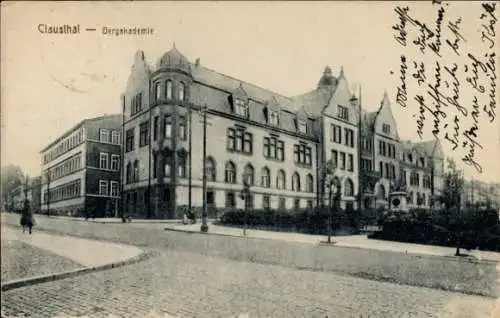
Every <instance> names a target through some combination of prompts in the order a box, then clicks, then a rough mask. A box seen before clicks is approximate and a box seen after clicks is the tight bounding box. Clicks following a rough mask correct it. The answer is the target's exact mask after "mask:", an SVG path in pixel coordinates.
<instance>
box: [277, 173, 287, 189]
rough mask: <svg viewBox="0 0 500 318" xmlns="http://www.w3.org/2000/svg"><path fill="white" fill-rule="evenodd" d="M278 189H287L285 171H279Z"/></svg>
mask: <svg viewBox="0 0 500 318" xmlns="http://www.w3.org/2000/svg"><path fill="white" fill-rule="evenodd" d="M276 187H277V188H278V189H280V190H284V189H286V176H285V171H283V170H280V171H278V175H277V177H276Z"/></svg>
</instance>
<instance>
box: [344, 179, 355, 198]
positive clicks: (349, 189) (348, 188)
mask: <svg viewBox="0 0 500 318" xmlns="http://www.w3.org/2000/svg"><path fill="white" fill-rule="evenodd" d="M344 195H345V196H346V197H352V196H354V183H353V182H352V180H351V179H349V178H347V179H346V180H345V186H344Z"/></svg>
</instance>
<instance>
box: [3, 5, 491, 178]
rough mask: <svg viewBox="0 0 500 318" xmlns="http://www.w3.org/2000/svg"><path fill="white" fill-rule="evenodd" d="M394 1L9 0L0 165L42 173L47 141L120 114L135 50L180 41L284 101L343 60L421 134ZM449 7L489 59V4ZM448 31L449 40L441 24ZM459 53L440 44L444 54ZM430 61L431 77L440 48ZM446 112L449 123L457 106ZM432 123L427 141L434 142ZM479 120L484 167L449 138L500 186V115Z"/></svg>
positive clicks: (427, 10) (370, 103) (405, 126)
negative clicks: (403, 71) (69, 30)
mask: <svg viewBox="0 0 500 318" xmlns="http://www.w3.org/2000/svg"><path fill="white" fill-rule="evenodd" d="M399 5H401V6H404V5H407V6H409V7H410V8H411V12H412V13H414V14H415V16H418V17H419V18H421V19H422V20H425V21H428V23H429V25H434V24H435V19H436V12H437V9H436V6H433V5H432V4H431V2H430V1H429V2H418V3H417V2H415V3H413V2H405V3H404V4H399ZM443 5H444V4H443ZM396 6H398V3H389V2H377V3H367V2H361V1H359V2H341V1H339V2H309V3H305V2H276V3H271V2H256V3H250V2H176V3H174V2H171V3H170V2H152V1H147V2H143V3H141V2H98V3H70V2H54V3H34V2H22V3H21V2H19V3H16V2H9V3H7V4H6V3H5V2H3V3H2V22H1V23H2V45H1V47H2V49H1V50H2V69H1V75H2V78H1V79H2V81H1V83H2V87H1V89H2V91H1V92H2V94H1V98H2V99H1V106H2V107H1V110H2V114H1V121H2V131H1V135H2V143H1V164H2V166H4V165H6V164H9V163H12V164H17V165H19V166H21V167H22V169H23V170H24V171H25V172H26V173H28V174H29V175H31V176H35V175H39V174H40V170H41V169H40V154H39V151H40V150H41V149H42V148H43V147H44V146H46V145H47V144H48V143H50V142H51V141H52V140H54V139H56V138H57V137H58V136H59V135H60V134H62V133H64V132H65V131H66V130H68V129H69V128H71V127H72V126H73V125H75V124H76V123H77V122H79V121H81V120H82V119H84V118H90V117H95V116H99V115H102V114H105V113H107V114H111V113H119V112H120V111H121V109H120V94H121V93H122V92H123V90H124V89H125V85H126V82H127V79H128V76H129V74H130V71H131V67H132V63H133V60H134V55H135V53H136V51H137V50H142V51H144V53H145V57H146V60H147V61H148V62H149V63H150V64H152V65H154V64H155V63H156V60H157V59H159V58H160V57H161V55H162V54H163V53H165V52H167V51H168V50H169V49H171V47H172V45H173V43H174V42H175V45H176V47H177V49H178V50H179V51H181V52H182V53H183V54H184V55H185V56H186V57H187V58H188V59H189V60H191V61H195V59H196V58H200V62H201V64H202V65H204V66H206V67H208V68H210V69H214V70H217V71H219V72H221V73H224V74H227V75H230V76H232V77H235V78H238V79H242V80H243V81H246V82H249V83H252V84H256V85H258V86H261V87H264V88H267V89H270V90H272V91H275V92H277V93H280V94H283V95H287V96H295V95H299V94H302V93H305V92H308V91H310V90H312V89H314V88H315V87H316V84H317V82H318V80H319V78H320V76H321V75H322V72H323V70H324V68H325V66H327V65H329V66H330V67H331V68H332V70H333V73H334V75H337V74H338V73H339V71H340V68H341V67H343V69H344V73H345V76H346V78H347V80H348V82H349V85H350V86H351V87H353V88H354V87H357V85H360V86H361V87H362V102H363V108H364V109H366V110H368V111H374V110H376V109H377V108H378V106H379V105H380V102H381V100H382V97H383V94H384V91H387V92H388V94H389V98H390V101H391V103H392V109H393V113H394V117H395V118H396V121H397V125H398V127H397V128H398V132H399V136H400V138H401V139H402V140H413V141H417V140H419V137H418V134H417V124H416V118H415V117H413V114H415V113H417V112H418V105H417V104H416V103H415V102H410V99H411V97H410V95H411V94H409V97H408V99H409V101H408V105H407V107H406V108H403V107H401V106H400V105H398V104H397V103H396V93H397V87H398V85H399V84H400V80H399V76H400V55H401V54H405V55H407V56H415V57H416V58H418V57H419V54H420V52H418V49H416V48H415V47H413V48H410V47H409V45H408V46H406V47H402V46H401V45H400V44H398V43H397V42H396V41H395V39H394V34H396V33H395V31H394V30H392V29H391V27H392V26H393V25H395V24H397V23H399V21H400V20H399V18H398V15H397V14H396V13H395V11H394V9H395V7H396ZM445 8H446V16H447V17H448V15H449V18H450V19H453V20H454V19H456V18H458V17H462V23H461V26H462V29H461V30H462V31H461V32H462V34H463V36H464V37H466V38H467V43H466V44H464V46H463V50H464V51H465V50H469V51H471V52H472V51H474V52H477V54H478V55H479V54H481V56H482V55H484V53H485V52H486V51H485V50H484V49H483V47H484V45H483V46H481V45H482V44H481V42H480V41H479V37H478V36H477V34H478V33H477V32H479V31H478V30H479V28H480V23H479V22H478V21H479V20H478V17H479V16H480V14H481V7H480V4H478V3H473V5H471V3H469V2H465V1H464V2H460V3H450V4H449V6H446V7H445ZM39 24H47V25H57V24H71V25H73V24H80V26H81V28H82V29H84V28H86V27H94V28H96V29H97V31H96V32H91V33H89V32H85V31H82V32H83V33H82V34H79V35H48V34H41V33H40V32H39V31H38V25H39ZM103 26H109V27H135V26H138V27H149V28H153V29H154V33H153V34H152V35H144V36H136V35H125V36H114V35H103V34H102V27H103ZM407 27H408V26H407ZM442 32H443V34H444V33H445V32H448V33H447V34H448V35H447V36H450V37H451V35H450V34H451V33H450V32H449V31H448V30H445V27H444V26H443V31H442ZM496 48H497V47H496ZM488 52H489V51H488ZM446 54H447V55H446ZM453 54H454V53H453V52H451V50H448V51H446V52H444V49H443V58H445V59H447V61H448V60H449V61H451V59H452V58H453ZM464 55H465V54H464ZM425 56H427V57H426V58H425V60H426V66H428V70H429V74H428V77H429V78H432V77H433V76H434V75H433V74H432V73H431V72H430V71H431V66H432V65H433V64H432V63H433V60H432V54H431V53H429V52H428V53H426V55H425ZM448 57H450V59H448ZM391 72H392V74H391ZM464 76H465V75H464ZM407 77H411V75H409V74H407ZM410 81H411V79H409V80H408V82H410ZM461 82H462V86H463V87H462V89H461V91H460V96H461V98H463V105H470V101H471V100H472V99H471V98H472V95H471V94H472V93H473V91H472V90H471V89H470V87H468V88H467V87H465V86H466V85H465V84H466V81H465V80H464V79H463V78H462V80H461ZM408 85H409V86H408V87H410V84H408ZM415 85H416V84H414V86H415ZM68 87H70V89H68ZM415 87H416V86H415ZM71 88H73V89H71ZM414 91H415V90H413V91H412V92H414ZM497 99H498V98H497ZM429 104H430V103H429ZM467 107H470V106H467ZM449 115H450V116H448V119H449V118H451V117H452V116H451V115H452V110H451V109H450V110H449ZM428 117H430V116H428ZM429 120H430V118H428V120H427V122H426V124H425V129H424V135H423V139H424V140H431V139H432V138H434V137H433V136H432V133H431V128H432V122H430V121H429ZM478 125H479V127H480V129H479V131H480V133H479V139H478V140H479V141H480V143H481V145H482V147H483V149H476V152H475V158H476V160H477V161H478V162H479V163H480V164H481V166H482V170H483V172H482V174H479V173H477V170H475V169H474V168H473V167H471V166H468V165H465V164H463V163H462V160H461V158H462V157H463V155H464V154H465V152H464V151H465V150H463V149H462V150H461V151H459V150H460V149H457V150H456V151H452V150H451V144H450V143H448V142H443V147H444V151H445V154H446V155H447V156H450V157H453V158H454V159H455V160H456V162H457V164H458V167H459V168H461V169H463V170H464V174H465V176H466V177H467V178H471V177H474V178H475V179H481V180H485V181H500V169H499V168H498V163H497V162H498V158H499V157H500V142H499V141H500V137H499V136H500V125H499V124H498V120H497V121H495V122H494V123H492V124H489V123H488V122H487V118H486V116H485V115H483V114H481V116H480V118H479V124H478ZM450 127H451V125H450ZM463 127H465V124H464V125H463Z"/></svg>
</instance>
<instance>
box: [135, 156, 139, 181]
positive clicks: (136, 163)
mask: <svg viewBox="0 0 500 318" xmlns="http://www.w3.org/2000/svg"><path fill="white" fill-rule="evenodd" d="M134 181H135V182H139V161H138V160H136V161H135V162H134Z"/></svg>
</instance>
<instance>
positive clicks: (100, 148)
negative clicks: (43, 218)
mask: <svg viewBox="0 0 500 318" xmlns="http://www.w3.org/2000/svg"><path fill="white" fill-rule="evenodd" d="M122 121H123V120H122V115H105V116H101V117H96V118H91V119H85V120H83V121H82V122H80V123H78V124H77V125H76V126H74V127H73V128H72V129H70V130H68V131H67V132H65V133H64V134H63V135H62V136H60V137H59V138H57V140H56V141H54V142H52V143H51V144H49V145H48V146H47V147H45V148H44V149H43V150H42V151H41V157H42V186H41V210H42V213H50V214H60V215H72V216H87V215H89V216H90V215H95V216H96V217H97V216H100V217H102V216H114V215H116V214H117V213H118V209H119V203H120V184H121V180H120V178H121V166H122V164H121V159H122V147H121V144H122V141H121V139H122V136H121V134H122Z"/></svg>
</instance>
